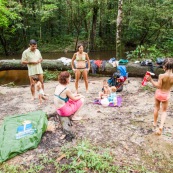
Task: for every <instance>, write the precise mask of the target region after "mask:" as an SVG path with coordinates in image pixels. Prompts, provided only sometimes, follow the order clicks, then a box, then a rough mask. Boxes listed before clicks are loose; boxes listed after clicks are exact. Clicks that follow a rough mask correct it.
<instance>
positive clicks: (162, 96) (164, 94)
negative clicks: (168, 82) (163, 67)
mask: <svg viewBox="0 0 173 173" xmlns="http://www.w3.org/2000/svg"><path fill="white" fill-rule="evenodd" d="M155 98H156V99H157V100H159V101H160V102H164V101H167V100H168V99H169V98H170V92H163V91H161V90H160V89H157V90H156V92H155Z"/></svg>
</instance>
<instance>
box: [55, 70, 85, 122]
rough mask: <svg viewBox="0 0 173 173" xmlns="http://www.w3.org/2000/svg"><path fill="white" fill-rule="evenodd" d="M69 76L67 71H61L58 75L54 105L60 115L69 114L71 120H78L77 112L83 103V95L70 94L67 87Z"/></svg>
mask: <svg viewBox="0 0 173 173" xmlns="http://www.w3.org/2000/svg"><path fill="white" fill-rule="evenodd" d="M70 80H71V76H70V73H69V72H67V71H64V72H61V73H60V75H59V76H58V81H59V85H57V87H56V89H55V94H54V105H55V107H56V111H57V113H58V114H59V115H60V116H69V117H70V116H71V119H72V120H74V121H75V120H80V119H81V117H78V113H79V111H80V109H81V107H82V106H83V104H84V96H82V95H81V94H72V92H71V91H70V89H69V88H68V87H67V86H68V84H69V83H70Z"/></svg>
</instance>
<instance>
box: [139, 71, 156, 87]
mask: <svg viewBox="0 0 173 173" xmlns="http://www.w3.org/2000/svg"><path fill="white" fill-rule="evenodd" d="M151 75H153V76H154V75H155V74H154V73H151V72H149V71H147V72H146V73H145V76H144V79H143V81H142V86H145V85H146V84H147V76H151Z"/></svg>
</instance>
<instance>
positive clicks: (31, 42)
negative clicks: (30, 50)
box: [29, 39, 37, 45]
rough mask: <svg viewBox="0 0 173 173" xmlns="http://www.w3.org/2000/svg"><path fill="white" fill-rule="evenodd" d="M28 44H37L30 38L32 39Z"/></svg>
mask: <svg viewBox="0 0 173 173" xmlns="http://www.w3.org/2000/svg"><path fill="white" fill-rule="evenodd" d="M29 44H30V45H31V44H37V42H36V41H35V40H33V39H32V40H30V41H29Z"/></svg>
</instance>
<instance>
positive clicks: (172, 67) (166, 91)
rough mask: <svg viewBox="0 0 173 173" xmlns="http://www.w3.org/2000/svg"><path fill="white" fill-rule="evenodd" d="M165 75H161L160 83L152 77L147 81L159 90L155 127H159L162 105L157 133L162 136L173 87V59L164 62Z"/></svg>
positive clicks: (156, 102)
mask: <svg viewBox="0 0 173 173" xmlns="http://www.w3.org/2000/svg"><path fill="white" fill-rule="evenodd" d="M163 70H164V71H165V73H164V74H160V75H159V79H158V81H157V82H156V81H154V80H153V79H152V78H151V76H148V77H147V80H148V81H149V82H151V83H152V85H153V86H155V87H156V88H157V90H156V92H155V107H154V122H153V126H154V127H156V126H157V118H158V113H159V110H160V107H161V104H162V114H161V122H160V126H159V129H158V130H157V131H156V134H157V135H161V134H162V130H163V125H164V122H165V119H166V117H167V109H168V103H169V98H170V90H171V87H172V86H173V58H166V59H165V60H164V62H163Z"/></svg>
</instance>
